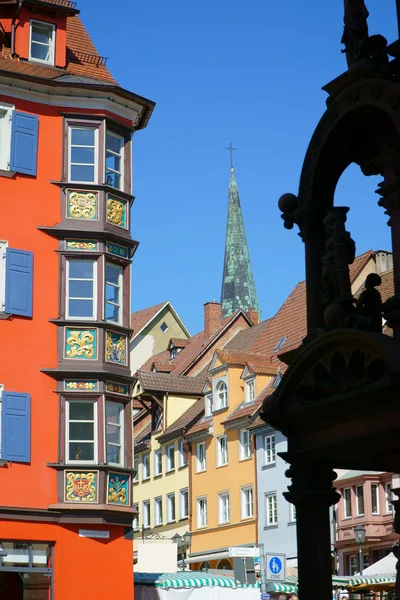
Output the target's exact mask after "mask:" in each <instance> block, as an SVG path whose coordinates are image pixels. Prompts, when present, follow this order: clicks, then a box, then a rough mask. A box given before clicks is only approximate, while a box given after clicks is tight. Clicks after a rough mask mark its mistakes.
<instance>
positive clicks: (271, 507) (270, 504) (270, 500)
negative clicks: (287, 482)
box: [265, 494, 295, 527]
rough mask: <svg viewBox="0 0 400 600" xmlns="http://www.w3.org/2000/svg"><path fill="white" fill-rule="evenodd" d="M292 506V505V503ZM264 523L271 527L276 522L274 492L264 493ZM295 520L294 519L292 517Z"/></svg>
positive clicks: (276, 507)
mask: <svg viewBox="0 0 400 600" xmlns="http://www.w3.org/2000/svg"><path fill="white" fill-rule="evenodd" d="M292 506H293V505H292ZM265 510H266V519H265V522H266V525H267V527H273V526H274V525H277V524H278V502H277V497H276V494H265ZM293 520H295V519H293Z"/></svg>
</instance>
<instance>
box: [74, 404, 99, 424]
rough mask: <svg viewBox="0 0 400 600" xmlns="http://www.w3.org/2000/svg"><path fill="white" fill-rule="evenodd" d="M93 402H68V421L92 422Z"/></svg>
mask: <svg viewBox="0 0 400 600" xmlns="http://www.w3.org/2000/svg"><path fill="white" fill-rule="evenodd" d="M93 406H94V405H93V402H70V403H69V419H70V421H78V420H82V421H93Z"/></svg>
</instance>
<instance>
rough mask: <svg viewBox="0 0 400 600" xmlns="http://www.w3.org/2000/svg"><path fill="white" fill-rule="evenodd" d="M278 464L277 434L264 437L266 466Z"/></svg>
mask: <svg viewBox="0 0 400 600" xmlns="http://www.w3.org/2000/svg"><path fill="white" fill-rule="evenodd" d="M275 462H276V452H275V434H271V435H266V436H265V437H264V465H273V464H275Z"/></svg>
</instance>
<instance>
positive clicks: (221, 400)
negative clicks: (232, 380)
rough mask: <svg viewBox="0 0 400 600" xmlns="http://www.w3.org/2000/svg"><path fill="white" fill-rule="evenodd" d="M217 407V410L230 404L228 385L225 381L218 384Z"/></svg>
mask: <svg viewBox="0 0 400 600" xmlns="http://www.w3.org/2000/svg"><path fill="white" fill-rule="evenodd" d="M215 389H216V392H217V393H216V407H215V410H219V409H221V408H226V407H227V406H228V387H227V385H226V383H225V381H220V382H219V383H217V386H216V388H215Z"/></svg>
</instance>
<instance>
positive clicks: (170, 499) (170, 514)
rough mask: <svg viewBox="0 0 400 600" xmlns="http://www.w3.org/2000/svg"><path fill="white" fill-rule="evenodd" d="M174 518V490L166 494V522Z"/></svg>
mask: <svg viewBox="0 0 400 600" xmlns="http://www.w3.org/2000/svg"><path fill="white" fill-rule="evenodd" d="M175 520H176V514H175V492H174V493H172V494H167V523H173V522H174V521H175Z"/></svg>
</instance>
